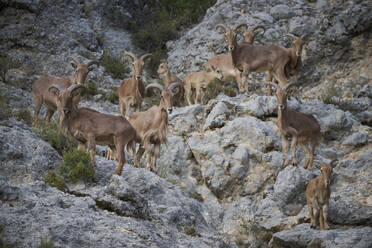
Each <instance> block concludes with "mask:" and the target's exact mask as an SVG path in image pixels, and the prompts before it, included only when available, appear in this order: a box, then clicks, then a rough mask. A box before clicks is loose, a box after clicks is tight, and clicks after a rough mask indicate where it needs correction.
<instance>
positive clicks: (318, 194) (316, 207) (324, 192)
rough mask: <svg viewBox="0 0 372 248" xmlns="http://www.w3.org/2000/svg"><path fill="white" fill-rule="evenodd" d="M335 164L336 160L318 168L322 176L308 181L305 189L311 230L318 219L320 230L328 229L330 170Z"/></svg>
mask: <svg viewBox="0 0 372 248" xmlns="http://www.w3.org/2000/svg"><path fill="white" fill-rule="evenodd" d="M336 162H337V160H332V161H331V162H330V163H329V164H323V165H322V166H321V167H320V170H321V172H322V174H321V175H320V176H318V177H316V178H314V179H312V180H310V182H309V184H308V185H307V187H306V201H307V206H308V208H309V214H310V218H311V228H315V227H316V226H317V220H318V217H319V227H320V230H324V229H329V226H328V223H327V218H328V207H329V197H330V195H331V189H330V183H331V176H332V170H333V168H334V167H335V166H336Z"/></svg>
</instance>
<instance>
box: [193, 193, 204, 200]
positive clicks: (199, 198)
mask: <svg viewBox="0 0 372 248" xmlns="http://www.w3.org/2000/svg"><path fill="white" fill-rule="evenodd" d="M191 197H192V198H194V199H195V200H197V201H200V202H203V201H204V198H203V196H202V195H201V194H199V193H198V192H196V191H194V192H192V194H191Z"/></svg>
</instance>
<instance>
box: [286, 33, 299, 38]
mask: <svg viewBox="0 0 372 248" xmlns="http://www.w3.org/2000/svg"><path fill="white" fill-rule="evenodd" d="M285 36H288V37H291V38H294V39H296V38H297V37H296V36H295V35H293V34H285Z"/></svg>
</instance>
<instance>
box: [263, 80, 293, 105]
mask: <svg viewBox="0 0 372 248" xmlns="http://www.w3.org/2000/svg"><path fill="white" fill-rule="evenodd" d="M268 84H269V85H272V86H274V88H276V98H277V101H278V111H284V110H285V109H286V108H287V98H288V93H289V89H290V88H291V87H293V86H297V83H293V82H292V83H289V84H287V85H286V86H284V87H283V88H281V87H280V86H279V85H277V84H274V83H271V82H270V83H268Z"/></svg>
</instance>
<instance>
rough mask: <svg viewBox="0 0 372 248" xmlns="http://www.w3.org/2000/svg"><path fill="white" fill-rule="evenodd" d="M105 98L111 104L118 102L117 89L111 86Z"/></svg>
mask: <svg viewBox="0 0 372 248" xmlns="http://www.w3.org/2000/svg"><path fill="white" fill-rule="evenodd" d="M106 98H107V100H108V101H109V102H111V103H112V104H119V96H118V89H117V88H112V89H111V90H110V92H109V93H108V95H107V97H106Z"/></svg>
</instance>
